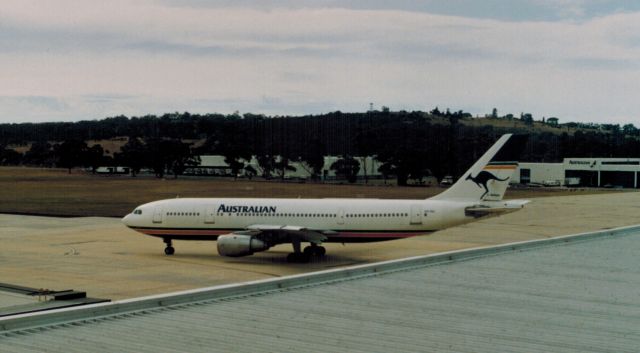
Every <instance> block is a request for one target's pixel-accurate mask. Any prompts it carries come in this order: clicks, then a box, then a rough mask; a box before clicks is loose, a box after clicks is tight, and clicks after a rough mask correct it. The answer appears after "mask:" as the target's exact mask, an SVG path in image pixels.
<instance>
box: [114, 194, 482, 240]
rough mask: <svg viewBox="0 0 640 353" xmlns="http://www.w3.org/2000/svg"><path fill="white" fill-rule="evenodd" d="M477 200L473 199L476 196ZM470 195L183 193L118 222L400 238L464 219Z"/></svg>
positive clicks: (154, 230) (155, 228)
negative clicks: (364, 196)
mask: <svg viewBox="0 0 640 353" xmlns="http://www.w3.org/2000/svg"><path fill="white" fill-rule="evenodd" d="M476 203H477V201H476ZM473 204H474V202H473V201H468V202H465V201H450V200H447V201H444V200H380V199H255V198H253V199H252V198H247V199H242V198H185V199H170V200H161V201H155V202H151V203H148V204H144V205H142V206H139V207H138V208H136V210H135V211H134V212H132V213H131V214H129V215H127V216H126V217H125V218H124V219H123V222H124V223H125V224H126V225H127V226H128V227H130V228H132V229H135V230H137V231H139V232H141V233H144V234H148V235H152V236H157V237H162V238H170V239H176V240H179V239H185V240H215V239H216V238H217V237H218V236H219V235H222V234H227V233H231V232H234V231H241V230H246V229H250V228H251V227H252V226H256V225H259V226H261V227H262V228H264V227H265V226H267V227H268V226H269V225H273V226H291V227H299V228H300V229H308V230H319V231H324V232H325V233H324V234H326V236H327V240H326V241H327V242H368V241H382V240H390V239H399V238H405V237H410V236H415V235H420V234H426V233H430V232H433V231H437V230H440V229H444V228H448V227H452V226H455V225H459V224H463V223H467V222H470V221H473V220H474V217H472V216H467V215H465V208H466V207H469V206H472V205H473Z"/></svg>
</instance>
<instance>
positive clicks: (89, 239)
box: [0, 192, 640, 300]
mask: <svg viewBox="0 0 640 353" xmlns="http://www.w3.org/2000/svg"><path fill="white" fill-rule="evenodd" d="M638 223H640V193H638V192H613V193H611V194H598V195H583V196H554V197H543V198H534V199H532V202H531V203H529V204H528V205H527V206H525V208H524V209H523V210H521V211H518V212H515V213H511V214H508V215H504V216H501V217H497V218H490V219H486V220H482V221H479V222H475V223H470V224H468V225H464V226H459V227H455V228H450V229H447V230H444V231H441V232H437V233H434V234H431V235H426V236H418V237H414V238H409V239H403V240H396V241H389V242H381V243H365V244H346V245H342V244H325V246H326V248H327V256H326V257H325V258H324V259H322V260H316V261H314V262H311V263H308V264H289V263H287V262H286V254H287V253H289V252H290V251H291V246H290V245H280V246H277V247H274V248H272V249H271V250H270V251H266V252H262V253H257V254H255V255H253V256H249V257H242V258H226V257H221V256H218V254H217V252H216V246H215V242H197V241H175V242H174V247H175V248H176V254H175V255H173V256H166V255H164V252H163V249H164V244H163V243H162V240H161V239H158V238H153V237H149V236H145V235H142V234H139V233H137V232H135V231H132V230H130V229H128V228H126V227H125V226H124V225H122V224H121V223H120V219H116V218H100V217H88V218H51V217H34V216H18V215H0V241H1V244H2V250H1V251H0V264H1V265H0V282H4V283H12V284H16V285H20V286H27V287H33V288H43V289H55V290H65V289H75V290H81V291H86V292H87V295H89V296H92V297H100V298H109V299H112V300H118V299H125V298H133V297H140V296H146V295H152V294H160V293H166V292H172V291H179V290H185V289H193V288H199V287H205V286H214V285H219V284H227V283H235V282H243V281H249V280H255V279H262V278H270V277H279V276H285V275H290V274H297V273H304V272H311V271H318V270H324V269H329V268H335V267H341V266H347V265H355V264H364V263H371V262H376V261H384V260H391V259H399V258H404V257H409V256H417V255H425V254H431V253H438V252H443V251H450V250H458V249H465V248H473V247H478V246H487V245H495V244H503V243H509V242H517V241H525V240H532V239H540V238H548V237H553V236H560V235H567V234H576V233H581V232H587V231H595V230H601V229H608V228H614V227H620V226H627V225H634V224H638Z"/></svg>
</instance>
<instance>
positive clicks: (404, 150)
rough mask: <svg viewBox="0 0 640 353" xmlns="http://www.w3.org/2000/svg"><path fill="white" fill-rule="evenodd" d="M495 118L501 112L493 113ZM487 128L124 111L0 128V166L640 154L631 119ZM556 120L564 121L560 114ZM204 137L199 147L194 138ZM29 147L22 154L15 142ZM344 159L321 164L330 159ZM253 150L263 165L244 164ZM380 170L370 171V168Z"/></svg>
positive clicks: (450, 120)
mask: <svg viewBox="0 0 640 353" xmlns="http://www.w3.org/2000/svg"><path fill="white" fill-rule="evenodd" d="M493 115H495V116H493ZM487 118H488V119H484V120H482V121H483V122H486V124H470V123H469V122H470V121H472V120H473V119H477V118H473V117H471V116H470V114H468V113H465V112H462V111H458V112H450V111H449V110H446V111H445V112H441V111H440V110H438V109H437V108H436V109H434V110H432V111H430V112H419V111H413V112H406V111H399V112H392V111H389V110H388V109H385V110H383V111H370V112H363V113H342V112H332V113H327V114H322V115H306V116H275V117H269V116H264V115H255V114H244V115H240V114H230V115H221V114H204V115H199V114H190V113H173V114H165V115H162V116H159V117H158V116H152V115H149V116H144V117H131V118H128V117H125V116H118V117H113V118H107V119H103V120H97V121H81V122H76V123H41V124H2V125H0V164H2V165H34V166H49V167H53V166H56V167H61V168H69V169H71V168H73V167H77V166H83V167H86V168H91V169H92V170H94V171H95V170H96V168H97V167H98V166H102V165H119V166H127V167H130V169H131V171H132V175H136V174H137V173H138V172H139V171H140V170H141V169H143V168H145V169H151V170H153V171H154V173H155V174H156V176H158V177H162V176H164V175H165V173H170V174H172V175H174V176H175V177H177V176H178V175H180V174H182V173H183V172H184V170H185V169H186V168H188V167H190V166H195V165H197V164H198V163H199V159H198V156H199V155H205V154H216V155H222V156H224V157H225V161H226V163H227V164H228V165H229V166H230V168H231V169H232V174H234V175H237V174H239V173H247V174H249V175H260V176H262V177H265V178H271V177H282V178H283V177H284V174H285V173H286V172H287V171H288V170H290V169H291V168H292V167H291V163H292V162H298V163H300V165H302V166H303V167H304V168H305V169H306V170H307V171H308V172H309V174H310V175H311V176H312V178H319V176H320V173H321V170H322V169H323V168H326V167H331V169H333V170H335V171H336V173H337V174H339V175H341V176H342V177H344V178H346V179H350V180H351V181H354V177H355V174H354V171H355V173H357V170H359V168H360V164H361V162H362V159H363V158H364V157H374V158H375V159H376V160H378V161H379V162H380V163H381V166H380V169H379V170H378V171H379V172H380V173H382V174H383V175H384V176H385V177H395V178H397V181H398V184H400V185H406V184H407V183H408V182H409V181H410V180H420V179H422V178H424V177H425V176H430V175H433V176H435V177H437V178H438V179H441V178H442V177H443V176H444V175H453V176H456V177H457V176H459V175H460V173H461V172H463V171H464V170H466V168H467V167H469V166H470V165H471V164H472V163H473V162H474V161H475V160H476V159H477V158H479V157H480V155H481V154H482V153H484V151H485V150H486V149H487V148H488V147H489V146H490V145H491V144H492V143H493V142H494V141H495V140H496V139H497V138H498V137H499V136H500V135H501V134H503V133H507V132H511V133H520V134H528V135H529V141H528V143H527V145H526V147H525V151H524V153H523V155H521V156H520V160H521V161H529V162H558V161H561V160H562V158H564V157H639V156H640V143H639V137H638V131H637V129H635V127H633V125H630V126H629V125H625V126H624V127H622V128H621V127H620V126H617V128H616V125H611V126H607V127H606V128H602V126H601V127H600V128H598V129H594V128H588V129H578V130H576V131H574V132H572V133H567V132H560V130H558V132H557V133H555V132H549V131H543V130H539V129H536V128H535V126H534V125H533V124H530V122H531V120H530V119H532V117H531V114H521V116H520V119H518V118H514V117H512V116H511V117H508V116H507V117H499V116H497V111H494V112H492V114H491V116H487ZM496 119H515V120H522V121H523V122H524V124H522V125H519V126H514V127H499V126H498V125H495V124H493V123H492V121H493V120H496ZM556 120H557V119H556ZM116 137H126V138H127V141H128V142H127V143H126V144H125V145H124V146H123V147H122V149H121V150H120V151H112V152H115V153H113V154H112V155H113V156H112V157H109V156H108V154H107V153H106V151H104V149H103V148H102V146H100V145H93V146H89V145H87V141H89V140H104V139H112V138H116ZM196 142H197V143H196ZM27 144H28V145H30V148H29V149H28V150H27V151H26V152H25V153H24V154H21V153H18V152H16V151H15V149H14V148H10V147H9V146H19V145H27ZM327 155H333V156H340V157H341V158H340V159H339V160H338V161H337V162H336V163H334V165H332V166H324V158H323V157H324V156H327ZM252 156H255V157H256V159H257V161H258V170H256V169H254V168H253V167H252V166H248V165H247V161H248V160H250V159H251V157H252ZM372 172H375V171H368V173H372ZM365 178H366V177H365Z"/></svg>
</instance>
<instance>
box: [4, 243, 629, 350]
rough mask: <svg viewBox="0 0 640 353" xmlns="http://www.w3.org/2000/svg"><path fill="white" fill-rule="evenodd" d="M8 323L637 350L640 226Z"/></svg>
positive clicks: (312, 345) (177, 341) (77, 341)
mask: <svg viewBox="0 0 640 353" xmlns="http://www.w3.org/2000/svg"><path fill="white" fill-rule="evenodd" d="M553 244H555V245H554V246H544V247H536V248H533V249H531V250H530V251H520V250H517V251H513V252H509V253H504V252H501V253H500V255H496V256H482V257H475V258H465V260H459V261H453V262H447V263H441V264H437V265H431V266H423V267H419V268H412V269H408V270H405V271H393V272H387V273H379V274H373V275H369V276H364V277H362V276H361V277H357V278H355V279H352V280H342V281H331V282H325V283H323V284H314V285H310V286H304V287H300V288H288V289H283V290H280V291H273V290H270V291H268V292H257V293H254V294H251V295H239V296H234V297H230V298H226V299H216V300H210V301H201V302H197V303H188V304H182V305H175V306H169V307H164V308H156V309H146V310H142V311H139V312H135V313H124V314H117V315H107V316H104V317H102V318H89V319H86V320H80V321H75V322H70V323H65V324H53V325H45V326H42V327H39V328H29V329H21V330H17V331H11V332H5V333H3V334H0V351H3V352H4V351H7V352H32V351H33V352H41V351H52V352H55V351H64V352H87V351H105V352H107V351H108V352H113V351H138V352H164V351H189V352H195V351H203V352H204V351H206V352H210V351H224V352H229V351H243V352H249V351H259V352H264V351H274V352H283V351H290V352H300V351H314V352H317V351H332V352H338V351H339V352H346V351H349V352H356V351H362V352H373V351H376V352H389V351H393V352H399V351H429V352H438V351H442V352H450V351H456V352H496V351H500V352H538V351H554V352H558V351H561V352H637V351H638V347H640V287H639V286H638V284H639V283H640V262H639V261H638V260H637V259H638V257H637V256H638V254H639V253H640V233H639V232H637V231H636V232H634V233H631V234H629V235H624V236H614V237H600V238H595V239H592V240H590V241H583V242H577V243H568V244H567V245H558V244H559V243H558V242H555V243H553Z"/></svg>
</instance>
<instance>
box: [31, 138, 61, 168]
mask: <svg viewBox="0 0 640 353" xmlns="http://www.w3.org/2000/svg"><path fill="white" fill-rule="evenodd" d="M24 163H25V164H28V165H37V166H45V167H51V166H53V165H54V164H55V156H54V154H53V150H52V146H51V145H50V144H49V143H47V142H43V141H40V142H35V143H33V144H32V145H31V148H30V149H29V150H28V151H27V152H26V153H25V155H24Z"/></svg>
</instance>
